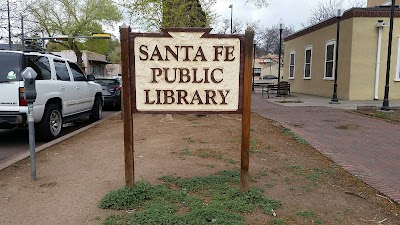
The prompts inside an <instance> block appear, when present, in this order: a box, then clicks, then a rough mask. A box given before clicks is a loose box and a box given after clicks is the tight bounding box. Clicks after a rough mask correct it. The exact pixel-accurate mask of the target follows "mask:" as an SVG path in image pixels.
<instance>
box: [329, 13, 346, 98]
mask: <svg viewBox="0 0 400 225" xmlns="http://www.w3.org/2000/svg"><path fill="white" fill-rule="evenodd" d="M343 13H344V11H343V8H342V6H341V5H337V6H336V8H335V16H336V49H335V78H334V83H333V96H332V100H331V102H330V103H333V104H335V103H339V100H338V98H337V77H338V65H339V43H340V42H339V39H340V18H341V17H342V15H343Z"/></svg>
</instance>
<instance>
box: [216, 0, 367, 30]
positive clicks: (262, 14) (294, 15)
mask: <svg viewBox="0 0 400 225" xmlns="http://www.w3.org/2000/svg"><path fill="white" fill-rule="evenodd" d="M327 1H329V0H269V2H270V3H269V6H268V7H266V8H262V9H259V8H257V7H255V6H253V5H251V4H249V3H247V4H245V2H246V1H245V0H217V3H216V4H215V6H214V10H215V11H217V12H218V13H219V14H220V15H221V16H220V19H230V18H231V11H230V10H231V9H230V8H229V5H230V4H233V13H232V14H233V19H234V20H235V19H240V20H242V21H243V22H244V23H246V22H247V21H248V22H252V21H257V20H259V21H260V22H261V24H262V27H271V26H273V25H275V24H278V23H279V19H280V18H282V20H283V22H284V23H285V24H287V25H289V26H294V28H295V30H299V29H301V28H302V26H301V24H302V23H304V22H306V21H307V19H308V17H309V16H310V11H311V9H313V8H314V6H315V5H317V4H318V2H327ZM349 1H351V0H344V3H343V7H348V5H349V4H348V3H349ZM365 2H366V1H365Z"/></svg>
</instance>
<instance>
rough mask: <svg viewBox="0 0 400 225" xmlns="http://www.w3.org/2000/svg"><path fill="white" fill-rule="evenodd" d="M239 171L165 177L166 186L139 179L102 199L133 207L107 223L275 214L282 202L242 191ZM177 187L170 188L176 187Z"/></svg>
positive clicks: (107, 204)
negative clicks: (238, 186) (129, 211)
mask: <svg viewBox="0 0 400 225" xmlns="http://www.w3.org/2000/svg"><path fill="white" fill-rule="evenodd" d="M239 175H240V173H239V171H238V170H229V171H221V172H219V173H218V174H214V175H210V176H206V177H193V178H181V177H171V176H165V177H162V178H160V180H162V181H163V182H164V184H162V185H157V186H152V185H150V184H148V183H146V182H138V183H136V184H135V186H133V187H123V188H121V189H118V190H115V191H111V192H109V193H108V194H106V195H105V196H104V198H103V199H102V200H101V201H100V204H99V207H100V208H103V209H118V210H121V209H123V210H131V211H132V210H133V213H131V214H123V215H111V216H109V217H107V219H106V220H105V222H104V224H105V225H120V224H182V225H183V224H189V225H190V224H193V225H195V224H196V225H197V224H232V225H234V224H238V225H239V224H245V222H244V218H243V216H242V215H241V214H243V213H253V212H255V211H256V210H261V211H262V212H263V213H264V214H266V215H272V213H273V210H274V209H277V208H279V207H281V204H280V202H279V201H276V200H272V199H269V198H268V197H266V196H264V195H263V193H262V189H258V188H250V190H249V191H248V192H247V193H242V192H240V190H239V189H238V188H236V187H235V185H236V186H237V184H238V183H239ZM172 186H173V188H169V187H172Z"/></svg>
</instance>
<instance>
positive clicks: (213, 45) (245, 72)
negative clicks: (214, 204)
mask: <svg viewBox="0 0 400 225" xmlns="http://www.w3.org/2000/svg"><path fill="white" fill-rule="evenodd" d="M210 31H211V28H170V29H162V30H161V33H132V32H131V30H130V28H129V27H128V26H126V25H122V26H121V27H120V34H121V64H122V79H123V83H124V90H123V109H124V148H125V182H126V185H127V186H130V185H133V182H134V159H133V158H134V157H133V155H134V154H133V153H134V151H133V149H134V148H133V121H132V114H133V113H152V114H153V113H180V114H188V113H239V114H242V116H243V121H244V122H243V124H242V127H243V129H242V160H241V161H242V172H241V190H242V191H247V180H248V164H249V162H248V148H249V142H250V103H251V79H252V77H251V76H252V54H253V38H254V31H252V30H249V32H250V33H249V32H248V31H246V36H245V35H222V34H211V33H210Z"/></svg>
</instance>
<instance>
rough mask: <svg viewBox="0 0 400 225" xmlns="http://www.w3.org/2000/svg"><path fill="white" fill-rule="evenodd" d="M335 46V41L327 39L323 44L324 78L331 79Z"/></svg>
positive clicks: (332, 77)
mask: <svg viewBox="0 0 400 225" xmlns="http://www.w3.org/2000/svg"><path fill="white" fill-rule="evenodd" d="M335 47H336V41H329V42H327V43H326V44H325V74H324V79H326V80H333V79H334V73H333V69H334V68H335Z"/></svg>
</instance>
